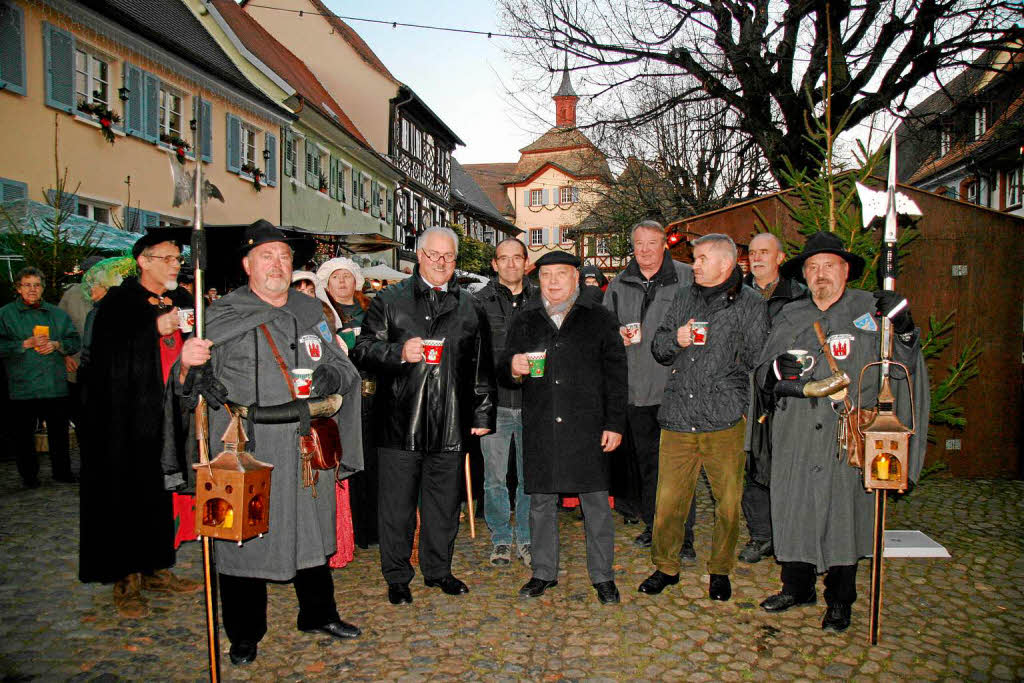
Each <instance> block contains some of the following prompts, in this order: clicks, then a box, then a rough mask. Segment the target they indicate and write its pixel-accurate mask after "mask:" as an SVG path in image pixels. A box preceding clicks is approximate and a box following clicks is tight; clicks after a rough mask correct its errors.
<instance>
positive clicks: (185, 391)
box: [181, 365, 228, 410]
mask: <svg viewBox="0 0 1024 683" xmlns="http://www.w3.org/2000/svg"><path fill="white" fill-rule="evenodd" d="M181 395H182V398H183V399H184V400H185V405H186V406H188V409H189V410H195V409H196V406H197V405H199V397H200V396H203V397H204V398H206V403H207V404H209V405H210V407H212V408H213V409H214V410H217V409H219V408H220V407H221V406H222V405H224V404H225V403H226V402H227V400H228V390H227V387H225V386H224V385H223V384H221V383H220V380H218V379H217V378H216V377H215V376H214V374H213V370H212V369H211V368H210V366H209V365H198V366H195V367H192V368H189V371H188V374H187V375H185V383H184V384H183V385H182V389H181Z"/></svg>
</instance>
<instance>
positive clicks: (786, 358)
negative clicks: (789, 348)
mask: <svg viewBox="0 0 1024 683" xmlns="http://www.w3.org/2000/svg"><path fill="white" fill-rule="evenodd" d="M802 371H803V368H802V367H801V366H800V361H799V360H797V357H796V356H794V355H793V354H791V353H783V354H780V355H779V356H777V357H776V358H775V360H774V361H772V364H771V367H769V368H768V372H767V373H766V374H765V378H764V390H765V391H767V392H771V391H772V390H773V389H775V383H776V382H778V381H779V379H780V376H781V379H799V378H800V373H801V372H802Z"/></svg>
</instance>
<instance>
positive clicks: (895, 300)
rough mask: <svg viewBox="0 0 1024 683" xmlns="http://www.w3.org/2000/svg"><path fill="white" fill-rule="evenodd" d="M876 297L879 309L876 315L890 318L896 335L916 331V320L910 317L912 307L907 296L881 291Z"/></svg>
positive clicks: (876, 306) (876, 293)
mask: <svg viewBox="0 0 1024 683" xmlns="http://www.w3.org/2000/svg"><path fill="white" fill-rule="evenodd" d="M874 297H875V308H876V309H877V310H876V311H875V315H877V316H878V317H882V316H886V317H887V318H889V319H890V320H891V321H892V329H893V331H894V332H895V333H896V334H908V333H910V332H913V331H914V319H913V318H912V317H910V306H909V305H908V303H907V299H906V297H905V296H903V295H902V294H897V293H896V292H887V291H885V290H879V291H877V292H875V294H874ZM894 311H895V312H894Z"/></svg>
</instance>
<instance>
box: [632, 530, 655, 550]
mask: <svg viewBox="0 0 1024 683" xmlns="http://www.w3.org/2000/svg"><path fill="white" fill-rule="evenodd" d="M653 535H654V534H653V532H652V531H651V527H647V528H646V529H644V530H643V531H641V532H640V535H639V536H637V537H636V538H634V539H633V545H635V546H636V547H637V548H650V547H651V542H652V541H653Z"/></svg>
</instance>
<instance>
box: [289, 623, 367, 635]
mask: <svg viewBox="0 0 1024 683" xmlns="http://www.w3.org/2000/svg"><path fill="white" fill-rule="evenodd" d="M302 632H303V633H326V634H327V635H329V636H334V637H335V638H358V637H359V636H360V635H362V633H363V632H362V630H361V629H360V628H359V627H358V626H353V625H352V624H348V623H346V622H344V621H341V620H338V621H330V622H328V623H326V624H324V625H323V626H321V627H319V628H304V629H302Z"/></svg>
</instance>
